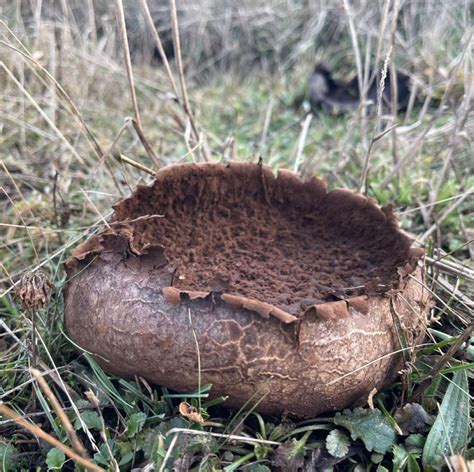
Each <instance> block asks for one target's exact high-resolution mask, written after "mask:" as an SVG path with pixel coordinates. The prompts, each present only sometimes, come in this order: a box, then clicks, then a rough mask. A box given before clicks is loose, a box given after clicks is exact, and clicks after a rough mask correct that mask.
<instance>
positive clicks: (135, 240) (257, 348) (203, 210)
mask: <svg viewBox="0 0 474 472" xmlns="http://www.w3.org/2000/svg"><path fill="white" fill-rule="evenodd" d="M422 256H423V251H422V250H420V249H414V248H411V240H410V238H409V237H408V236H407V235H405V234H404V233H403V232H402V231H400V230H399V229H398V224H397V221H396V218H395V217H394V215H393V212H392V209H391V208H380V207H379V206H378V205H377V204H376V203H375V202H373V201H372V200H370V199H369V198H366V197H364V196H362V195H360V194H357V193H354V192H352V191H349V190H345V189H337V190H333V191H330V192H328V191H327V189H326V184H325V182H324V181H323V180H321V179H318V178H312V179H310V180H308V181H306V182H304V181H302V180H301V179H299V178H298V177H297V176H296V175H294V174H293V173H291V172H289V171H286V170H280V171H279V172H278V174H277V175H276V176H275V175H274V174H273V173H272V171H271V169H269V168H268V167H265V166H262V165H259V164H250V163H231V164H227V165H224V164H181V165H174V166H170V167H165V168H163V169H161V170H160V171H159V172H158V173H157V174H156V180H155V182H154V183H153V184H152V185H151V186H148V187H147V186H140V187H138V188H137V190H136V191H135V193H134V194H133V195H132V196H131V197H129V198H126V199H124V200H122V201H120V202H119V203H118V204H117V205H116V206H115V213H114V216H113V223H112V224H111V225H110V228H108V229H106V230H104V231H103V232H102V233H100V234H98V235H96V236H93V237H92V238H91V239H90V240H88V241H87V242H85V243H84V244H82V245H80V246H79V247H77V248H75V249H74V250H73V252H72V257H71V258H70V259H68V261H67V262H66V266H67V272H68V283H67V286H66V292H65V318H66V328H67V332H68V334H69V336H70V337H71V339H72V340H73V341H74V342H75V343H77V344H78V345H79V346H81V347H82V348H84V349H85V350H87V351H89V352H92V353H93V354H94V355H95V356H96V359H97V362H99V364H101V365H102V366H103V368H104V369H106V370H107V371H109V372H111V373H114V374H117V375H119V376H125V377H133V376H134V375H140V376H142V377H144V378H146V379H148V380H149V381H151V382H154V383H156V384H158V385H161V386H166V387H168V388H170V389H172V390H175V391H178V392H191V391H193V390H194V389H196V388H197V387H198V385H199V382H202V384H204V383H206V384H207V383H210V384H212V390H211V395H212V396H216V397H217V396H221V395H223V396H226V397H227V400H226V402H225V405H227V406H229V407H235V408H238V407H241V406H242V405H244V404H245V403H246V402H247V401H248V400H251V401H253V402H254V403H255V404H258V405H257V407H256V409H257V410H258V411H260V412H262V413H268V414H282V413H287V414H290V415H293V416H298V417H308V416H314V415H317V414H319V413H321V412H326V411H330V410H338V409H341V408H344V407H346V406H348V405H351V404H356V403H363V402H364V401H366V400H367V396H368V395H369V393H370V392H371V391H372V390H373V389H374V388H376V389H377V390H380V389H381V388H382V387H383V386H385V385H387V384H388V383H390V382H392V381H393V380H394V379H395V378H396V376H397V372H398V371H399V369H400V368H401V367H402V365H403V360H402V356H401V354H400V352H401V346H400V341H399V336H400V334H401V333H400V330H403V332H404V338H405V339H406V342H407V343H408V344H409V346H410V347H413V346H415V345H416V344H417V343H419V342H420V341H421V340H422V339H423V336H424V328H425V318H426V312H427V306H428V294H427V291H426V290H425V289H424V288H423V273H422V268H421V267H420V264H419V261H420V259H421V258H422Z"/></svg>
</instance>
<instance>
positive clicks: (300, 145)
mask: <svg viewBox="0 0 474 472" xmlns="http://www.w3.org/2000/svg"><path fill="white" fill-rule="evenodd" d="M312 119H313V114H312V113H308V114H307V115H306V118H305V120H304V122H303V126H302V129H301V134H300V138H299V140H298V147H297V149H296V158H295V165H294V167H293V172H295V173H296V172H298V170H299V166H300V163H301V156H302V155H303V149H304V145H305V142H306V137H307V136H308V130H309V125H310V124H311V120H312Z"/></svg>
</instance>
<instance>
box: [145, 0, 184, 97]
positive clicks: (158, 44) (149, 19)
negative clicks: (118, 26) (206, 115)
mask: <svg viewBox="0 0 474 472" xmlns="http://www.w3.org/2000/svg"><path fill="white" fill-rule="evenodd" d="M140 5H141V6H142V10H143V14H144V15H145V20H146V22H147V23H148V27H149V28H150V31H151V33H152V34H153V38H154V40H155V43H156V47H157V49H158V52H159V54H160V58H161V60H162V61H163V65H164V66H165V69H166V73H167V74H168V78H169V79H170V82H171V87H172V88H173V92H174V94H175V96H176V99H177V100H179V93H178V87H177V86H176V82H175V81H174V77H173V73H172V72H171V67H170V63H169V62H168V58H167V57H166V52H165V49H164V48H163V43H162V42H161V39H160V35H159V34H158V31H157V30H156V28H155V24H154V23H153V18H152V17H151V13H150V9H149V8H148V4H147V1H146V0H140Z"/></svg>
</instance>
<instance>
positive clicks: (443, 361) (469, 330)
mask: <svg viewBox="0 0 474 472" xmlns="http://www.w3.org/2000/svg"><path fill="white" fill-rule="evenodd" d="M473 330H474V323H471V324H470V325H469V326H468V327H467V328H466V329H465V330H464V331H463V333H462V334H461V336H459V338H458V340H457V341H456V342H455V343H454V344H453V345H452V346H451V347H450V348H449V349H448V350H447V351H446V353H445V354H444V355H443V357H442V358H441V359H440V360H439V361H438V362H437V364H436V365H435V366H434V367H433V369H432V370H431V372H430V374H429V375H428V377H427V378H426V379H425V380H423V382H421V383H420V385H418V388H417V389H416V390H415V391H414V392H413V394H412V395H411V397H410V399H409V403H414V402H416V401H418V400H419V399H420V398H421V396H422V395H423V393H424V392H425V390H426V389H427V388H428V387H429V386H430V385H431V383H432V382H433V380H434V379H435V378H436V376H437V375H438V374H439V373H440V371H441V370H442V369H443V368H444V367H445V366H446V364H447V363H448V362H449V361H450V359H451V358H452V357H453V356H454V354H456V352H457V351H458V350H459V348H460V347H461V346H462V345H463V344H464V343H465V342H466V341H467V340H468V339H469V337H470V336H471V333H472V331H473Z"/></svg>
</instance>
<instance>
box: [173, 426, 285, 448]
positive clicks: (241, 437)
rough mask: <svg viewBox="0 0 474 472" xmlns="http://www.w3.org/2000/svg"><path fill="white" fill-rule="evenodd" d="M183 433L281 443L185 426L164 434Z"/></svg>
mask: <svg viewBox="0 0 474 472" xmlns="http://www.w3.org/2000/svg"><path fill="white" fill-rule="evenodd" d="M176 433H184V434H195V435H199V436H213V437H215V438H224V439H229V440H231V441H241V442H244V443H249V444H267V445H269V446H280V445H281V443H280V442H277V441H269V440H267V439H257V438H248V437H247V436H238V435H236V434H223V433H212V432H210V431H199V430H196V429H187V428H173V429H170V430H169V431H168V432H167V433H166V436H169V435H170V434H176Z"/></svg>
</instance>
